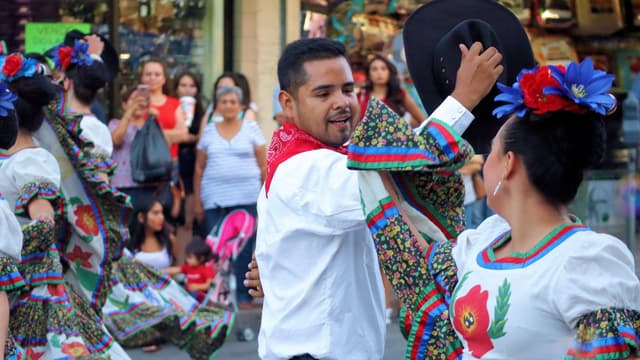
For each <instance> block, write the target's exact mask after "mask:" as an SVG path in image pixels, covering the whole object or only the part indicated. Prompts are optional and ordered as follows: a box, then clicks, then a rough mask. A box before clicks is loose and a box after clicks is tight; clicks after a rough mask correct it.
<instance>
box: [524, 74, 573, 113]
mask: <svg viewBox="0 0 640 360" xmlns="http://www.w3.org/2000/svg"><path fill="white" fill-rule="evenodd" d="M561 69H562V70H564V68H561ZM548 86H559V84H558V81H557V80H556V79H554V78H553V77H552V76H551V71H550V70H549V68H547V67H546V66H541V67H540V68H539V69H538V70H537V71H535V72H528V73H525V74H524V75H522V79H520V88H521V89H522V94H523V95H524V103H525V104H526V105H527V107H529V108H531V110H532V111H533V112H534V113H535V114H543V113H546V112H549V111H558V110H561V109H567V110H568V109H573V108H574V107H576V106H577V105H576V104H575V103H574V102H572V101H570V100H569V99H567V98H565V97H562V96H559V95H545V94H544V93H543V89H544V88H546V87H548Z"/></svg>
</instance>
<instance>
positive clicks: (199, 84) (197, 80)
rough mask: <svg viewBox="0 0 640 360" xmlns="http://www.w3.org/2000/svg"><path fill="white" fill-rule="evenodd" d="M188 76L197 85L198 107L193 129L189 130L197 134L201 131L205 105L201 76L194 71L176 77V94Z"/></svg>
mask: <svg viewBox="0 0 640 360" xmlns="http://www.w3.org/2000/svg"><path fill="white" fill-rule="evenodd" d="M185 76H188V77H190V78H191V80H193V83H194V84H195V85H196V96H194V97H195V98H196V106H195V111H194V112H193V121H192V122H191V127H190V128H189V132H190V133H192V134H197V133H198V132H199V131H200V120H201V119H202V116H203V115H204V105H203V103H202V81H201V80H200V76H198V75H196V74H195V73H194V72H192V71H189V70H187V71H183V72H181V73H180V74H178V76H176V78H175V81H174V85H175V87H174V92H173V93H174V94H176V96H178V85H179V84H180V80H182V78H183V77H185Z"/></svg>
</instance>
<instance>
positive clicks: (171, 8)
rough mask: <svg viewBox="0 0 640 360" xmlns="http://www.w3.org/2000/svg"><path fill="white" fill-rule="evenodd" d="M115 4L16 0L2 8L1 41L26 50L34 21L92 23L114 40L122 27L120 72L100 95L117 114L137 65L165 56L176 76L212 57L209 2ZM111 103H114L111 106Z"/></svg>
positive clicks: (153, 0) (163, 0)
mask: <svg viewBox="0 0 640 360" xmlns="http://www.w3.org/2000/svg"><path fill="white" fill-rule="evenodd" d="M113 3H114V1H108V0H20V1H13V2H10V4H9V5H7V6H2V7H0V40H5V42H6V45H7V48H8V49H9V50H10V51H24V50H25V25H26V24H27V23H29V22H47V23H86V24H91V31H93V32H97V33H99V34H101V35H103V36H105V37H106V38H109V39H112V38H113V35H115V34H113V30H112V26H117V27H118V28H117V30H118V31H117V38H118V39H119V41H117V42H118V43H117V44H114V45H115V47H116V48H117V49H118V50H119V51H120V60H121V62H120V75H121V76H120V77H119V78H118V81H117V83H115V84H113V85H112V88H111V89H106V91H105V94H103V95H102V98H101V101H102V102H103V103H105V106H106V108H108V109H111V111H110V112H112V113H117V112H118V111H117V108H118V107H119V104H118V103H119V101H118V96H117V94H118V92H119V88H120V86H122V84H129V83H132V82H134V81H136V80H137V71H138V67H139V65H140V63H141V62H142V61H144V59H145V58H149V57H154V58H160V59H162V60H164V61H165V62H166V63H167V65H168V66H169V70H170V74H171V75H172V76H173V75H175V74H177V73H178V72H180V71H182V70H185V69H190V70H194V71H195V72H196V73H200V70H201V69H204V67H205V66H209V65H210V64H209V62H210V61H211V59H208V57H207V56H205V51H204V44H205V43H206V40H205V36H206V31H205V30H204V28H205V24H206V21H207V19H205V17H206V14H207V6H212V5H211V4H212V3H211V2H210V1H206V0H119V1H116V2H115V3H116V4H117V6H118V8H117V9H112V8H111V7H112V4H113ZM112 10H117V11H112ZM116 14H118V18H117V19H115V18H114V15H116ZM209 38H210V36H209ZM62 40H63V39H62V38H60V39H59V41H60V42H61V41H62ZM112 40H113V39H112ZM52 45H53V44H52ZM111 102H114V106H110V103H111ZM116 115H117V114H116Z"/></svg>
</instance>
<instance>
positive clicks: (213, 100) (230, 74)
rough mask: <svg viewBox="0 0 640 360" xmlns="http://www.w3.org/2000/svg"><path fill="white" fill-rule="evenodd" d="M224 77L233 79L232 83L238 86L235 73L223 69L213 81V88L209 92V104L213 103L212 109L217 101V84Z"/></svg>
mask: <svg viewBox="0 0 640 360" xmlns="http://www.w3.org/2000/svg"><path fill="white" fill-rule="evenodd" d="M224 78H229V79H231V80H233V84H234V85H235V86H238V77H237V76H236V73H234V72H231V71H225V72H223V73H222V74H221V75H220V76H218V78H217V79H216V81H215V82H214V83H213V90H212V92H211V104H212V105H213V107H214V109H215V107H216V104H217V103H218V99H216V94H217V93H218V84H219V83H220V81H221V80H222V79H224Z"/></svg>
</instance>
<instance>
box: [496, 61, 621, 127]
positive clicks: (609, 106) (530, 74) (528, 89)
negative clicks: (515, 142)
mask: <svg viewBox="0 0 640 360" xmlns="http://www.w3.org/2000/svg"><path fill="white" fill-rule="evenodd" d="M613 80H614V76H613V75H611V74H607V73H606V72H604V71H601V70H596V69H594V68H593V62H592V61H591V59H589V58H586V59H585V60H584V61H583V62H582V63H576V62H572V63H570V64H569V65H568V66H567V68H566V69H565V67H564V66H553V65H548V66H539V67H535V68H533V69H525V70H522V71H521V72H520V74H518V77H517V79H516V82H515V83H514V84H513V86H506V85H503V84H500V83H498V84H497V85H498V89H499V90H500V92H501V93H500V94H499V95H498V96H496V97H495V100H496V101H500V102H505V103H507V104H505V105H501V106H499V107H497V108H496V109H495V110H493V115H494V116H496V117H497V118H501V117H504V116H507V115H510V114H513V113H516V115H517V116H519V117H523V116H524V115H525V114H526V113H527V112H529V111H531V112H533V113H534V114H537V115H541V114H545V113H549V112H553V111H568V112H573V113H579V114H581V113H585V112H587V111H593V112H595V113H598V114H600V115H605V114H607V113H609V112H611V111H612V110H613V109H615V106H616V99H615V97H613V95H611V94H609V90H610V89H611V85H612V84H613Z"/></svg>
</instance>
